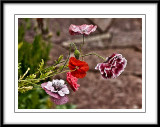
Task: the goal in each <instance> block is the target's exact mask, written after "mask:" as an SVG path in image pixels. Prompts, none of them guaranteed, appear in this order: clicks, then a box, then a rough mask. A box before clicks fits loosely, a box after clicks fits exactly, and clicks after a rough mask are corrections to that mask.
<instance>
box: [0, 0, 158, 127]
mask: <svg viewBox="0 0 160 127" xmlns="http://www.w3.org/2000/svg"><path fill="white" fill-rule="evenodd" d="M5 3H66V4H67V3H119V4H120V3H157V27H158V28H159V25H158V21H159V14H158V10H159V0H99V1H95V0H94V1H93V0H77V1H76V0H46V1H43V0H23V1H22V0H1V1H0V4H1V16H0V19H1V24H0V28H1V34H0V38H1V43H0V47H1V55H0V61H1V62H0V63H1V67H0V70H1V71H0V75H1V76H0V81H1V85H0V89H1V95H0V97H1V101H0V105H1V110H0V112H1V119H0V123H1V124H0V125H2V126H3V125H11V124H4V121H3V116H4V114H3V108H4V107H3V101H4V100H3V85H4V80H3V79H4V76H3V74H4V70H3V67H4V63H3V60H4V57H3V55H4V54H3V52H4V50H3V46H4V45H3V36H4V34H3V30H4V28H3V24H4V21H3V17H4V14H3V9H4V4H5ZM158 31H159V29H157V124H156V125H158V124H159V121H158V113H159V111H158V69H159V68H158V40H159V39H158V33H159V32H158ZM14 125H16V124H14ZM18 125H19V124H18ZM21 125H24V124H21ZM28 125H32V124H28ZM37 125H38V124H37ZM53 125H56V124H53ZM58 125H61V124H58ZM82 125H83V124H82ZM105 125H106V124H105ZM107 125H108V124H107ZM112 125H113V124H112ZM125 125H126V124H125ZM135 125H137V124H135ZM141 125H142V124H141ZM152 125H155V124H152Z"/></svg>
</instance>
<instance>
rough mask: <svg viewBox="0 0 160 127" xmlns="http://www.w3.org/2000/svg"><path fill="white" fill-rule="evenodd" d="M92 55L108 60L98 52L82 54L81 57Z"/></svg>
mask: <svg viewBox="0 0 160 127" xmlns="http://www.w3.org/2000/svg"><path fill="white" fill-rule="evenodd" d="M90 55H95V56H98V57H99V58H101V59H103V60H104V61H106V59H105V58H104V57H102V56H100V55H98V54H96V53H88V54H85V55H82V56H80V57H85V56H90Z"/></svg>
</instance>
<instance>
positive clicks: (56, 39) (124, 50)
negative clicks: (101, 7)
mask: <svg viewBox="0 0 160 127" xmlns="http://www.w3.org/2000/svg"><path fill="white" fill-rule="evenodd" d="M70 24H75V25H82V24H93V25H97V26H98V27H97V30H96V31H95V32H93V33H91V34H90V35H89V36H86V37H85V45H84V47H83V54H86V53H90V52H95V53H97V54H99V55H101V56H103V57H108V56H110V55H112V54H113V53H120V54H122V55H123V56H124V57H125V58H126V59H127V66H126V68H125V71H124V72H123V73H122V74H121V75H120V76H119V77H118V78H116V79H107V80H104V79H102V77H101V74H100V72H99V71H98V70H95V69H94V68H95V66H96V65H97V63H101V62H103V61H102V60H101V59H99V58H98V57H96V56H89V57H85V61H86V62H87V63H88V64H89V67H90V69H89V71H88V72H87V75H86V77H85V78H83V79H79V80H78V84H80V87H79V90H78V91H76V92H73V91H72V90H71V89H70V87H69V89H70V94H69V95H68V97H69V100H70V101H69V103H67V104H65V105H60V106H56V105H55V104H54V103H52V102H51V101H50V98H49V96H48V95H47V94H46V93H45V92H44V90H43V89H32V90H30V91H28V92H25V93H19V94H18V108H19V109H46V108H57V109H73V108H76V109H140V108H142V20H141V18H113V19H112V18H64V19H63V18H54V19H52V18H48V19H42V18H37V19H36V18H33V19H27V18H25V19H24V18H23V19H21V18H20V19H19V20H18V26H19V27H18V62H19V63H21V67H22V68H21V69H20V70H19V73H18V75H22V74H23V73H25V71H26V70H27V68H28V67H30V68H31V70H30V71H29V74H31V73H34V72H35V71H36V70H37V68H38V65H39V63H40V62H41V59H44V62H45V66H46V67H47V66H50V65H53V64H54V60H56V59H58V57H59V56H60V55H64V59H65V58H67V55H68V51H69V50H68V49H69V43H70V42H75V43H76V44H77V45H79V44H80V43H82V39H83V38H82V36H81V35H75V36H72V35H70V34H69V32H68V28H69V26H70ZM71 55H73V53H72V54H71ZM53 78H54V79H63V80H66V74H60V75H57V76H54V77H52V78H50V80H52V79H53Z"/></svg>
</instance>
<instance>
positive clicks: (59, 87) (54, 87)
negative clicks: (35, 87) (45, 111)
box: [41, 79, 69, 105]
mask: <svg viewBox="0 0 160 127" xmlns="http://www.w3.org/2000/svg"><path fill="white" fill-rule="evenodd" d="M64 83H65V82H64V80H62V79H61V80H53V81H52V82H50V81H49V82H46V83H42V84H41V87H42V88H43V89H44V90H45V92H46V93H47V94H48V95H50V96H51V100H52V101H54V102H55V104H57V105H62V104H65V103H67V102H68V100H69V99H68V97H67V96H66V94H69V89H68V87H67V85H66V84H64Z"/></svg>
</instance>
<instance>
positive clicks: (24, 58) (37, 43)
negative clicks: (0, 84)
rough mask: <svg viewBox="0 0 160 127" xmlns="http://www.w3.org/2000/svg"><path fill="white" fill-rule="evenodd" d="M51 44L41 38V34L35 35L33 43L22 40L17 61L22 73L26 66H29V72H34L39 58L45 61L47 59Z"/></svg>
mask: <svg viewBox="0 0 160 127" xmlns="http://www.w3.org/2000/svg"><path fill="white" fill-rule="evenodd" d="M50 48H51V45H50V44H47V43H46V42H44V41H43V40H42V37H41V35H37V36H35V39H34V41H33V43H32V44H31V43H28V42H23V45H22V46H21V48H20V49H19V50H18V63H21V67H22V68H21V71H19V75H20V74H23V73H24V72H25V71H26V70H27V68H28V67H29V68H30V72H29V74H30V73H34V72H35V70H36V69H37V68H38V66H39V65H38V64H39V63H40V61H41V59H43V60H44V61H47V60H48V59H49V57H48V55H49V51H50Z"/></svg>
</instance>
